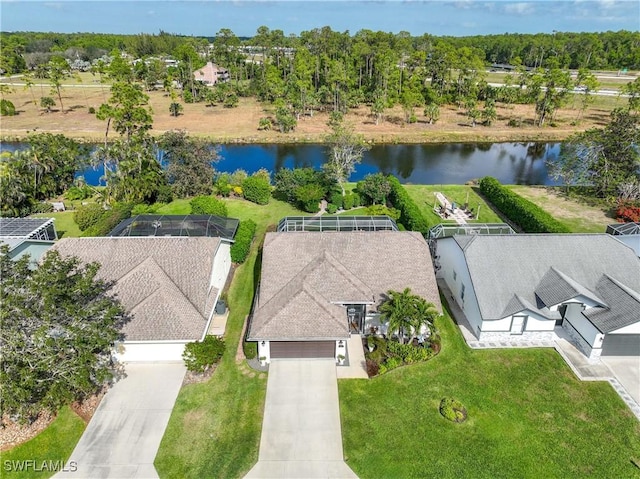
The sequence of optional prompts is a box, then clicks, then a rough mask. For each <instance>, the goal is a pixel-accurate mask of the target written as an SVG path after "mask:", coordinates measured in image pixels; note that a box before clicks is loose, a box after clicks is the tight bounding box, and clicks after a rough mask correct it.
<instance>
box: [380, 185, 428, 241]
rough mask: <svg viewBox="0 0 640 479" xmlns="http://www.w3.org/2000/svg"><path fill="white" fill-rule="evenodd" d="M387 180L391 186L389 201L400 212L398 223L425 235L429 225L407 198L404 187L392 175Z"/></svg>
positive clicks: (414, 204) (411, 200) (408, 197)
mask: <svg viewBox="0 0 640 479" xmlns="http://www.w3.org/2000/svg"><path fill="white" fill-rule="evenodd" d="M388 178H389V183H390V184H391V193H390V194H389V200H391V203H392V204H393V207H394V208H396V209H398V210H400V218H399V221H400V223H402V224H403V225H404V227H405V228H406V229H407V230H409V231H420V232H421V233H424V234H426V233H427V232H428V231H429V223H427V220H426V219H425V217H424V215H423V214H422V212H421V211H420V208H418V205H416V203H415V201H413V199H412V198H411V197H410V196H409V193H407V190H405V189H404V186H402V185H401V184H400V181H398V178H396V177H395V176H393V175H389V176H388Z"/></svg>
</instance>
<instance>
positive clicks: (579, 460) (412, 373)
mask: <svg viewBox="0 0 640 479" xmlns="http://www.w3.org/2000/svg"><path fill="white" fill-rule="evenodd" d="M438 327H439V328H440V330H441V333H442V340H443V349H442V352H441V353H440V354H439V355H438V356H436V357H435V358H434V359H432V360H431V361H428V362H427V363H423V364H417V365H412V366H407V367H403V368H400V369H397V370H394V371H392V372H390V373H387V374H386V375H384V376H381V377H378V378H375V379H372V380H340V381H339V382H338V386H339V392H340V412H341V416H342V434H343V446H344V451H345V458H346V461H347V464H349V466H350V467H351V468H352V469H353V470H354V472H355V473H356V474H358V476H359V477H361V478H362V479H366V478H390V477H402V478H413V477H415V478H427V477H434V478H435V477H437V478H467V477H473V478H487V479H497V478H516V477H517V478H536V479H537V478H563V479H565V478H586V477H594V478H595V477H598V478H623V477H624V478H632V477H640V470H639V469H638V468H636V466H634V465H633V464H632V462H631V459H632V458H633V457H635V458H638V456H640V423H639V422H638V421H637V419H636V418H635V417H634V416H633V415H632V413H631V412H630V411H629V409H628V408H627V407H626V406H625V405H624V403H623V402H622V400H621V399H620V398H619V397H618V395H617V394H616V393H615V392H614V391H613V389H612V388H611V386H610V385H609V384H608V383H605V382H581V381H579V380H578V379H576V377H575V376H574V375H573V373H572V372H571V370H570V369H569V367H568V366H567V365H566V364H565V362H564V361H563V360H562V358H561V357H560V356H559V355H558V354H557V353H556V352H555V351H554V350H552V349H511V350H483V351H472V350H470V349H469V348H467V346H466V345H465V344H464V341H463V339H462V337H461V335H460V333H459V332H458V330H457V327H456V326H455V325H454V323H453V322H452V321H451V319H449V317H445V318H443V319H441V320H440V321H438ZM445 396H451V397H454V398H456V399H459V400H460V401H462V403H463V404H464V405H465V406H466V408H467V410H468V414H469V417H468V420H467V421H466V422H465V423H463V424H455V423H452V422H449V421H447V420H446V419H444V418H443V417H442V416H441V415H440V414H439V412H438V406H439V403H440V400H441V399H442V398H443V397H445Z"/></svg>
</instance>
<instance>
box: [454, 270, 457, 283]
mask: <svg viewBox="0 0 640 479" xmlns="http://www.w3.org/2000/svg"><path fill="white" fill-rule="evenodd" d="M456 279H458V273H456V270H455V269H454V270H453V280H454V281H455V280H456Z"/></svg>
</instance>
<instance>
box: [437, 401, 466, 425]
mask: <svg viewBox="0 0 640 479" xmlns="http://www.w3.org/2000/svg"><path fill="white" fill-rule="evenodd" d="M440 414H442V417H444V418H446V419H448V420H449V421H453V422H464V421H465V420H466V419H467V410H466V409H465V407H464V406H463V405H462V403H461V402H460V401H458V400H457V399H452V398H443V399H442V401H440Z"/></svg>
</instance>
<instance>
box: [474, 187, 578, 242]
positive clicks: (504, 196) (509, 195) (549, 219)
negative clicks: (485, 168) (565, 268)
mask: <svg viewBox="0 0 640 479" xmlns="http://www.w3.org/2000/svg"><path fill="white" fill-rule="evenodd" d="M480 191H481V192H482V194H483V195H484V196H485V198H487V199H488V200H489V201H490V202H491V203H493V205H494V206H495V207H496V208H498V210H500V211H501V212H502V213H503V214H504V215H505V216H506V217H507V218H509V219H510V220H511V221H513V222H514V223H515V224H517V225H518V226H520V228H522V230H523V231H524V232H525V233H570V232H571V231H570V230H569V228H567V227H566V226H565V225H564V224H562V223H560V222H559V221H558V220H556V219H555V218H554V217H553V216H551V215H550V214H549V213H547V212H546V211H544V210H543V209H541V208H540V207H539V206H538V205H536V204H535V203H532V202H531V201H529V200H527V199H525V198H523V197H522V196H520V195H518V194H517V193H514V192H513V191H511V190H510V189H508V188H505V187H504V186H502V185H501V184H500V182H499V181H498V180H496V179H495V178H492V177H491V176H485V177H484V178H482V179H481V180H480Z"/></svg>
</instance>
